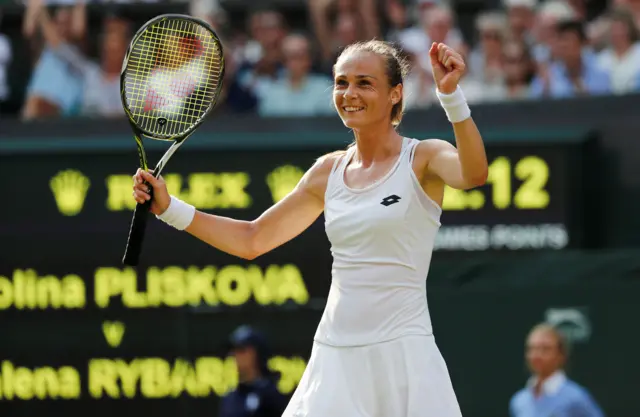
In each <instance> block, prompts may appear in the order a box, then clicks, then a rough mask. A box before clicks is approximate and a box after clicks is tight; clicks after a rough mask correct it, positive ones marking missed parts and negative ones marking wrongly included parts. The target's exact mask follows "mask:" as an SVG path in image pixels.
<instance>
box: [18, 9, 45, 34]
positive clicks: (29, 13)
mask: <svg viewBox="0 0 640 417" xmlns="http://www.w3.org/2000/svg"><path fill="white" fill-rule="evenodd" d="M42 8H43V5H42V0H28V1H27V8H26V10H25V12H24V15H23V16H22V35H23V36H24V37H25V38H27V39H31V38H32V37H33V35H34V34H35V31H36V26H37V23H38V13H40V9H42Z"/></svg>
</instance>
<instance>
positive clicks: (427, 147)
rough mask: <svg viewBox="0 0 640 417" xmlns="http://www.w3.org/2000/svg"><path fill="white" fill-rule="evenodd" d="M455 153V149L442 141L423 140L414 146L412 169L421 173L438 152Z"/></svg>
mask: <svg viewBox="0 0 640 417" xmlns="http://www.w3.org/2000/svg"><path fill="white" fill-rule="evenodd" d="M448 151H451V152H456V147H455V146H453V145H452V144H451V143H449V142H447V141H446V140H442V139H423V140H420V141H419V142H418V144H417V145H416V151H415V154H414V157H413V168H414V170H415V171H416V174H417V173H418V172H420V173H422V172H424V171H425V170H426V169H427V166H428V165H429V162H430V161H431V159H432V158H433V157H434V156H435V155H437V154H438V153H440V152H448Z"/></svg>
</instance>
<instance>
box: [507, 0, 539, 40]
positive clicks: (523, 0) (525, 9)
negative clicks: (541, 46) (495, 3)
mask: <svg viewBox="0 0 640 417" xmlns="http://www.w3.org/2000/svg"><path fill="white" fill-rule="evenodd" d="M537 3H538V1H537V0H503V5H504V8H505V10H506V12H507V16H508V19H509V31H510V37H512V38H514V39H516V40H518V41H521V42H525V43H527V44H528V45H531V44H532V43H533V38H532V30H533V26H534V22H535V9H536V7H537Z"/></svg>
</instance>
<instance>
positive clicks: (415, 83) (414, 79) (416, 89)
mask: <svg viewBox="0 0 640 417" xmlns="http://www.w3.org/2000/svg"><path fill="white" fill-rule="evenodd" d="M405 54H406V59H407V64H408V65H409V67H410V68H411V71H410V72H409V74H408V75H407V76H406V77H405V80H404V83H403V86H402V91H403V96H404V106H405V109H406V110H413V109H424V108H428V107H430V106H431V105H432V104H433V103H435V102H436V101H437V99H438V98H437V96H436V91H435V83H434V80H433V74H432V73H431V72H430V71H427V70H425V69H424V68H423V67H422V66H421V65H420V64H419V61H418V59H417V58H416V56H415V55H414V54H412V53H407V52H405Z"/></svg>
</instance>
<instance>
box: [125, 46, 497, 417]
mask: <svg viewBox="0 0 640 417" xmlns="http://www.w3.org/2000/svg"><path fill="white" fill-rule="evenodd" d="M429 59H430V62H431V65H432V72H433V77H434V81H435V85H436V88H437V90H438V93H437V94H438V98H439V100H440V103H441V105H442V107H443V109H444V110H445V113H446V115H447V117H448V119H449V121H450V122H451V123H452V124H453V130H454V133H455V137H456V144H457V148H456V146H454V145H452V144H451V143H449V142H446V141H443V140H438V139H429V140H422V141H421V140H417V139H411V138H406V137H403V136H402V135H400V134H399V133H398V131H397V130H396V127H397V126H398V124H399V123H400V120H401V118H402V108H403V80H404V75H405V74H406V70H407V68H406V67H405V65H404V63H403V60H402V59H401V58H400V53H399V52H398V50H396V49H395V48H394V47H393V46H391V45H390V44H388V43H385V42H382V41H368V42H364V43H356V44H352V45H350V46H349V47H347V48H346V49H345V50H344V51H343V53H342V54H341V55H340V57H339V58H338V60H337V62H336V64H335V66H334V71H333V72H334V86H333V101H334V105H335V108H336V109H337V112H338V115H339V116H340V118H341V119H342V121H343V123H344V124H345V126H346V127H348V128H350V129H351V130H352V131H353V132H354V135H355V142H354V143H353V145H352V146H349V147H348V148H347V150H341V151H337V152H333V153H330V154H327V155H325V156H323V157H321V158H319V159H318V160H317V161H316V163H315V164H314V165H313V166H312V167H311V168H310V169H309V171H307V172H306V174H305V175H304V176H303V178H302V179H301V180H300V182H299V184H298V185H297V186H296V187H295V189H294V190H293V191H292V192H291V193H290V194H288V195H287V196H286V197H285V198H284V199H282V200H280V201H279V202H278V203H276V204H275V205H274V206H273V207H271V208H270V209H268V210H267V211H266V212H265V213H263V214H262V215H261V216H260V217H258V218H257V219H255V220H253V221H239V220H234V219H230V218H227V217H222V216H217V215H213V214H207V213H203V212H200V211H197V210H196V209H195V207H193V206H191V205H189V204H187V203H185V202H183V201H181V200H179V199H178V198H176V197H175V196H170V195H169V193H168V192H167V187H166V184H165V182H164V180H163V179H162V178H161V177H160V178H158V179H156V178H154V177H153V175H151V174H150V173H149V172H147V171H142V170H138V172H137V173H136V174H135V175H134V186H133V198H134V199H135V200H136V201H137V202H140V203H142V202H145V201H149V200H150V198H151V197H150V195H149V191H150V189H149V186H148V185H146V184H145V181H147V182H148V184H150V186H151V187H153V190H154V194H153V200H152V201H151V211H152V213H154V214H155V215H156V216H157V217H158V218H159V219H160V220H162V221H164V222H166V223H167V224H169V225H171V226H173V227H175V228H176V229H178V230H185V231H187V232H188V233H190V234H191V235H193V236H195V237H196V238H198V239H200V240H202V241H204V242H206V243H208V244H209V245H211V246H213V247H215V248H217V249H219V250H221V251H224V252H226V253H229V254H231V255H235V256H238V257H241V258H244V259H254V258H256V257H258V256H260V255H262V254H264V253H266V252H269V251H271V250H272V249H274V248H276V247H278V246H281V245H283V244H284V243H286V242H288V241H290V240H292V239H294V238H295V237H296V236H298V235H299V234H301V233H302V232H303V231H305V230H306V229H307V228H308V227H309V226H311V224H313V223H314V222H315V221H316V219H317V218H318V217H319V216H320V214H322V213H323V212H324V217H325V228H326V232H327V236H328V237H329V240H330V242H331V252H332V255H333V259H334V262H333V267H332V270H331V275H332V283H331V288H330V291H329V296H328V299H327V304H326V307H325V310H324V314H323V316H322V318H321V320H320V324H319V326H318V328H317V331H316V334H315V337H314V343H313V349H312V353H311V357H310V359H309V363H308V365H307V368H306V370H305V372H304V375H303V376H302V379H301V381H300V384H299V385H298V387H297V388H296V391H295V393H294V394H293V396H292V398H291V401H290V402H289V405H288V406H287V409H286V410H285V412H284V414H283V416H284V417H327V416H349V417H351V416H361V417H379V416H385V417H387V416H389V417H415V416H438V417H461V415H462V413H461V411H460V407H459V405H458V401H457V398H456V395H455V392H454V389H453V384H452V382H451V379H450V376H449V373H448V370H447V366H446V363H445V361H444V359H443V357H442V354H441V353H440V351H439V349H438V347H437V345H436V342H435V339H434V335H433V329H432V325H431V319H430V314H429V309H428V305H427V294H426V278H427V273H428V270H429V265H430V263H431V255H432V252H433V247H434V241H435V237H436V234H437V232H438V229H439V227H440V215H441V213H442V209H441V205H442V200H443V196H444V188H445V185H448V186H450V187H453V188H456V189H469V188H474V187H476V186H479V185H481V184H484V183H485V182H486V179H487V175H488V167H487V157H486V153H485V149H484V144H483V140H482V136H481V134H480V132H479V131H478V128H477V127H476V125H475V123H474V121H473V119H472V118H471V110H470V109H469V106H468V105H467V103H466V100H465V97H464V93H463V92H462V90H461V89H460V87H459V85H458V81H459V80H460V77H461V75H462V74H463V72H464V70H465V64H464V61H463V59H462V56H461V55H460V54H459V53H458V52H456V51H455V50H453V49H451V48H450V47H449V46H447V45H445V44H442V43H434V44H432V46H431V49H430V50H429Z"/></svg>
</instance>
